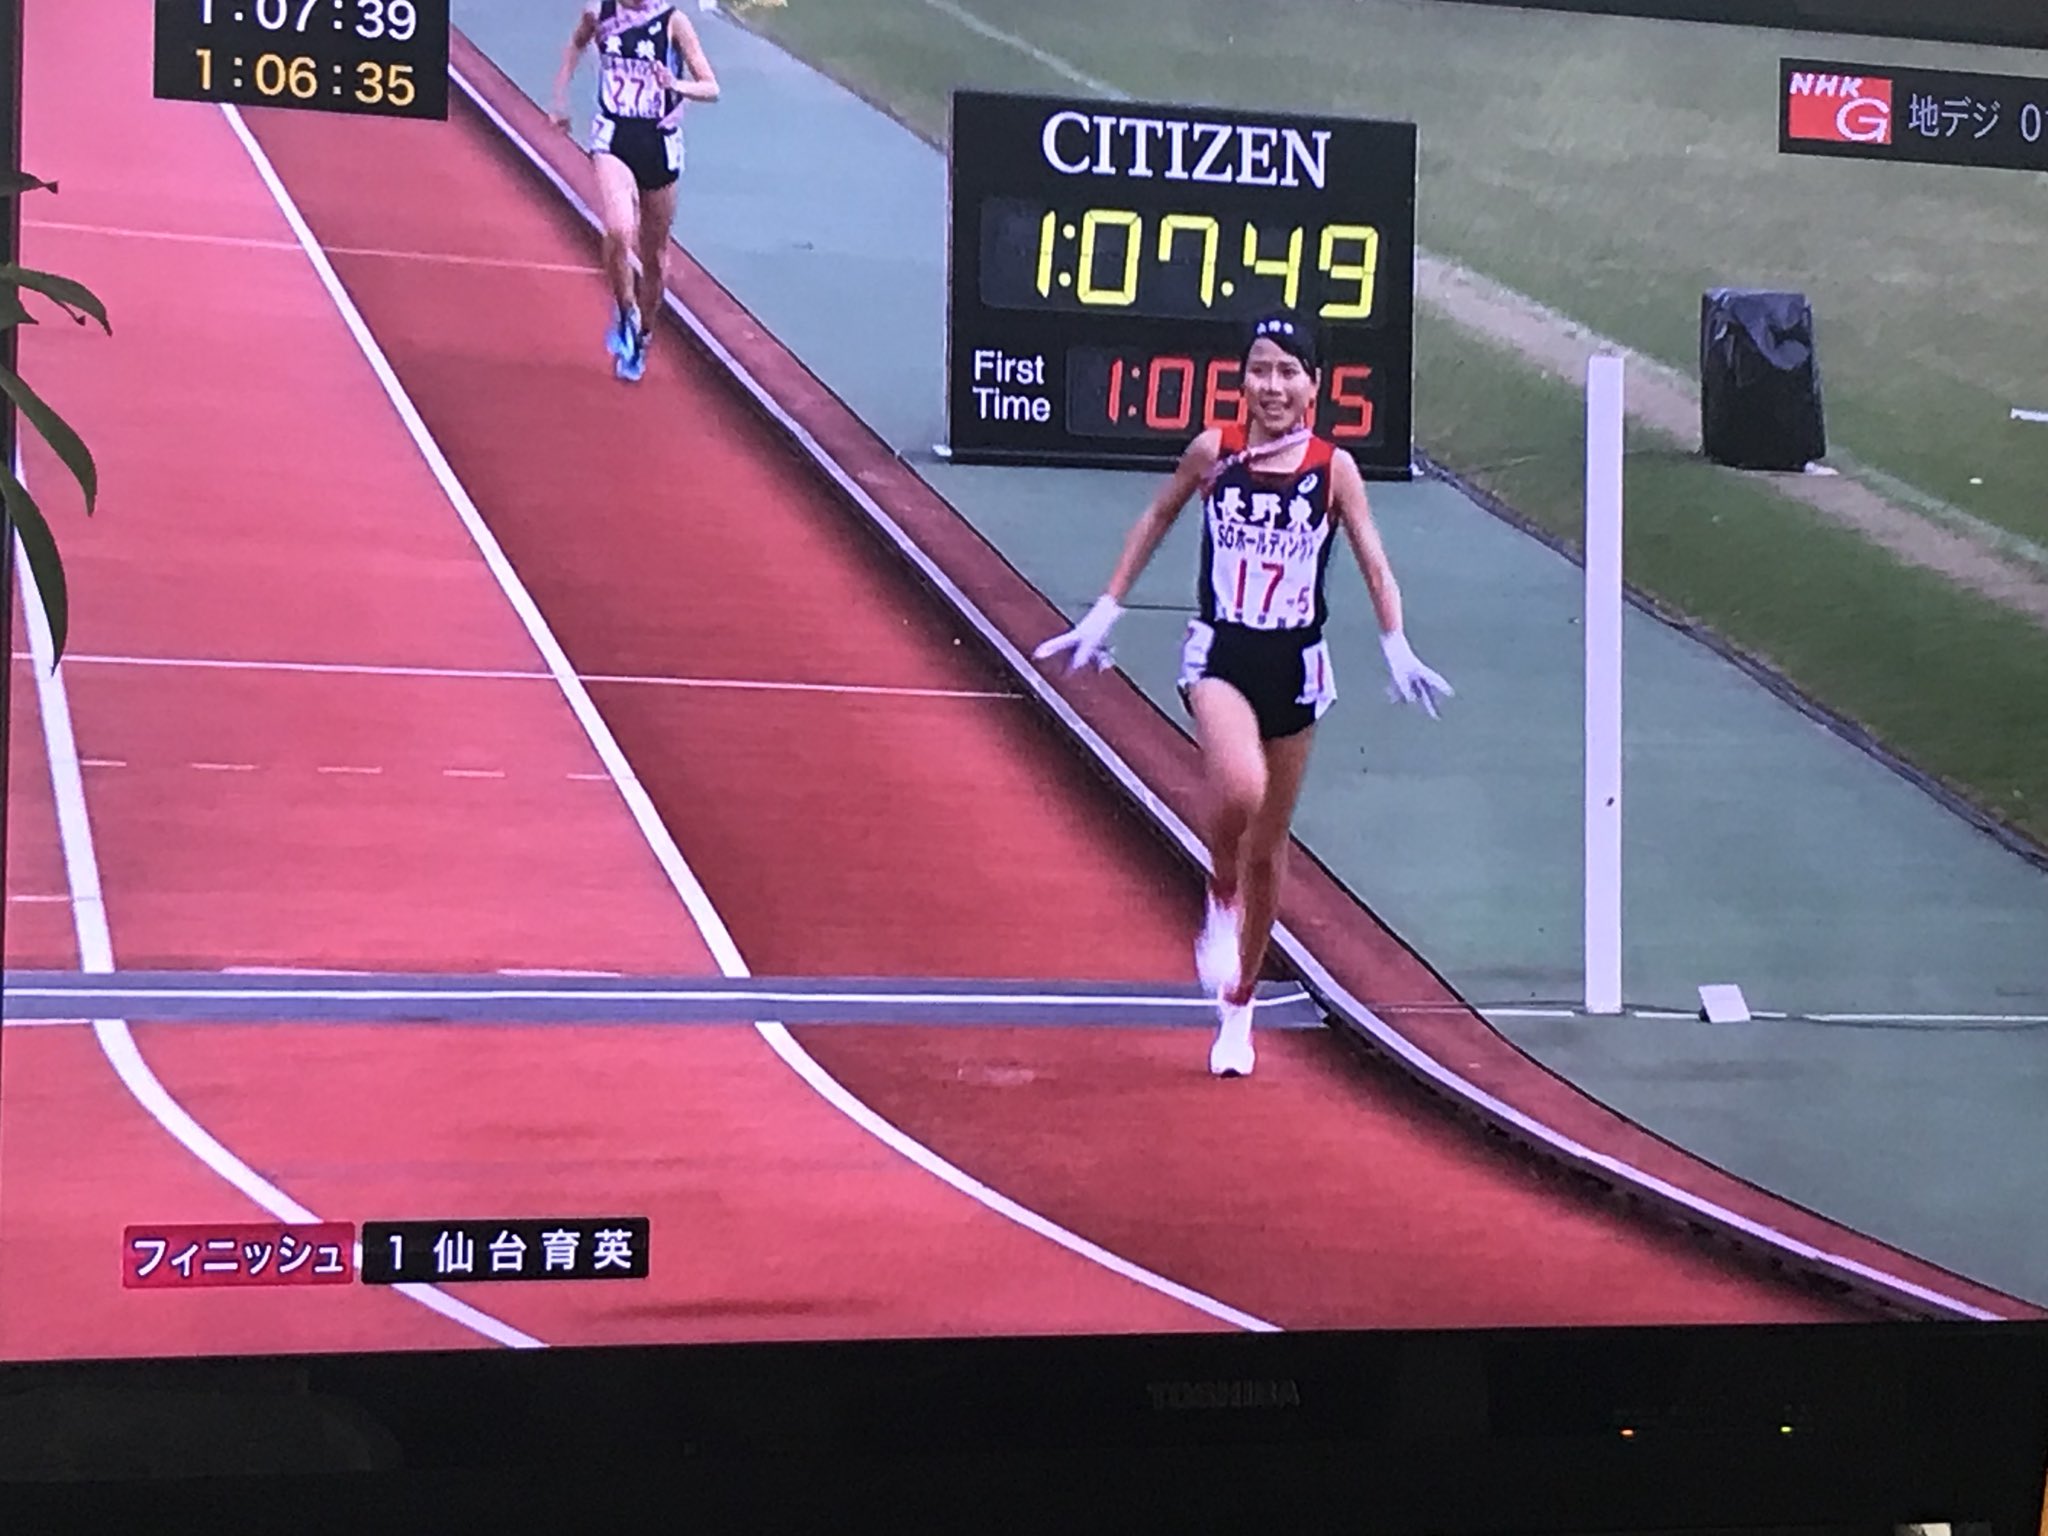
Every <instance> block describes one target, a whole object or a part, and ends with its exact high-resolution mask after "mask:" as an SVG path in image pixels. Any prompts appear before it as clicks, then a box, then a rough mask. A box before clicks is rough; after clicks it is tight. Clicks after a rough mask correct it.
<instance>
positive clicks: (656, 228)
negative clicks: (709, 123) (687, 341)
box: [553, 0, 718, 381]
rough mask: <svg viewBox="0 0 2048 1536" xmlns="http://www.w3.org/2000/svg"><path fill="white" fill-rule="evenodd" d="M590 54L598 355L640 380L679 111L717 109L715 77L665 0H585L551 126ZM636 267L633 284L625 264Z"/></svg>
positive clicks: (666, 221)
mask: <svg viewBox="0 0 2048 1536" xmlns="http://www.w3.org/2000/svg"><path fill="white" fill-rule="evenodd" d="M593 43H594V44H596V45H597V71H598V77H597V112H596V114H595V115H594V116H593V117H592V119H591V125H590V153H591V158H592V160H593V162H594V163H595V166H596V169H597V187H598V197H599V200H600V202H601V204H602V206H601V207H600V209H599V212H600V214H601V215H602V217H603V219H604V267H605V275H606V276H607V277H608V278H610V279H611V287H612V302H613V304H614V305H615V306H616V313H615V315H614V316H613V319H612V324H611V328H610V329H609V330H608V331H607V332H606V335H605V346H606V348H607V349H608V350H609V351H610V352H611V354H612V356H613V357H614V358H615V359H617V371H618V375H619V377H620V378H622V379H627V380H633V381H637V380H638V379H639V378H640V377H641V376H642V375H643V374H645V373H646V371H647V348H648V346H649V344H650V343H651V342H652V341H653V339H654V323H653V316H654V314H655V312H656V310H657V308H658V307H659V306H660V304H661V294H662V284H663V281H664V279H665V277H666V275H667V273H666V267H667V257H668V236H669V229H670V227H671V226H672V225H673V224H674V223H675V216H676V182H677V180H678V179H679V178H680V177H681V175H682V172H683V111H684V108H685V107H686V106H688V104H689V103H690V102H693V101H716V100H718V77H717V76H716V75H715V74H713V73H712V71H711V62H710V60H708V59H706V58H705V57H704V46H703V44H702V43H700V42H699V41H698V40H697V31H696V28H694V27H692V26H691V25H690V23H689V21H688V19H687V18H686V17H684V15H683V13H682V12H681V11H679V10H677V9H676V8H675V7H674V6H673V5H672V4H670V3H669V0H587V3H586V4H585V5H584V7H583V14H582V15H581V16H579V17H577V19H576V31H575V34H574V35H573V36H572V37H571V38H570V39H569V49H568V52H567V54H566V55H565V56H564V58H563V60H562V69H561V73H560V74H559V75H557V76H556V77H555V105H554V114H553V115H554V120H555V126H556V127H558V128H560V129H562V130H563V131H565V132H566V131H567V130H568V127H569V110H568V100H569V82H570V80H571V79H572V78H573V77H574V76H575V73H576V65H577V61H578V60H580V59H581V58H582V57H583V50H584V49H586V48H588V47H590V46H591V45H592V44H593ZM636 253H637V254H638V256H639V258H640V283H639V289H638V292H637V293H636V292H635V290H634V284H633V273H632V264H631V263H632V257H633V255H634V254H636Z"/></svg>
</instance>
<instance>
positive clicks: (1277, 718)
mask: <svg viewBox="0 0 2048 1536" xmlns="http://www.w3.org/2000/svg"><path fill="white" fill-rule="evenodd" d="M1319 366H1320V359H1319V357H1318V353H1317V347H1316V341H1315V337H1314V334H1313V332H1312V331H1311V329H1310V327H1309V326H1308V324H1307V322H1305V321H1302V320H1298V319H1296V318H1294V317H1293V316H1290V315H1272V316H1268V317H1267V318H1266V319H1263V320H1261V321H1259V322H1258V323H1257V324H1256V325H1255V326H1254V327H1253V328H1252V336H1251V340H1250V343H1249V345H1248V346H1247V348H1246V352H1245V363H1244V395H1245V402H1246V420H1245V422H1244V424H1243V425H1241V426H1237V425H1231V426H1223V427H1216V428H1211V429H1210V430H1208V431H1206V432H1204V433H1203V434H1202V435H1201V436H1200V437H1198V438H1196V439H1195V441H1194V442H1193V443H1192V444H1190V445H1189V447H1188V450H1187V452H1186V453H1185V454H1183V455H1182V457H1181V461H1180V466H1179V467H1178V468H1177V469H1176V470H1175V471H1174V473H1173V477H1172V478H1171V479H1170V480H1169V481H1168V482H1167V483H1166V485H1165V486H1164V487H1163V488H1162V489H1161V490H1160V491H1159V493H1158V494H1157V495H1156V496H1154V497H1153V499H1152V505H1151V506H1150V507H1148V508H1147V509H1146V511H1145V515H1144V516H1143V517H1142V518H1141V519H1139V521H1138V525H1137V526H1136V527H1135V528H1133V529H1132V530H1131V533H1130V536H1129V538H1128V539H1126V541H1125V543H1124V550H1123V558H1122V559H1121V560H1119V561H1118V562H1117V567H1116V571H1115V574H1113V575H1112V576H1111V577H1110V580H1109V586H1108V588H1107V589H1106V590H1105V592H1104V594H1103V596H1102V597H1101V598H1100V599H1098V600H1097V602H1096V604H1095V606H1094V607H1093V608H1092V609H1090V610H1089V612H1088V615H1087V617H1086V618H1084V619H1082V620H1081V622H1080V623H1079V624H1078V625H1076V626H1075V627H1074V628H1073V629H1072V630H1070V631H1068V632H1067V633H1066V634H1064V635H1060V636H1058V637H1057V638H1055V639H1052V640H1048V641H1047V642H1046V643H1045V644H1044V645H1042V646H1040V647H1039V648H1038V652H1037V654H1038V657H1039V659H1041V660H1043V659H1045V658H1047V657H1050V656H1054V655H1058V654H1059V653H1061V652H1063V651H1070V652H1072V656H1071V659H1070V661H1069V663H1068V669H1069V670H1070V671H1071V670H1073V669H1075V668H1078V667H1081V666H1083V665H1085V664H1087V663H1088V662H1089V661H1091V660H1093V661H1095V662H1096V664H1097V665H1099V666H1104V667H1106V666H1108V665H1109V650H1108V639H1109V631H1110V627H1111V626H1112V625H1114V624H1115V622H1116V620H1117V617H1118V616H1119V615H1120V614H1121V613H1122V612H1123V608H1122V604H1123V600H1124V598H1125V597H1126V595H1127V594H1128V593H1129V592H1130V590H1131V587H1132V586H1133V585H1134V584H1135V583H1136V581H1137V579H1138V577H1139V575H1140V574H1141V573H1142V572H1143V571H1144V569H1145V567H1146V565H1148V564H1149V563H1150V562H1151V559H1152V555H1153V553H1154V552H1155V551H1156V550H1157V549H1158V548H1159V543H1160V540H1161V539H1163V538H1165V536H1166V532H1167V530H1168V529H1169V528H1171V527H1172V526H1173V524H1174V522H1175V521H1176V520H1177V519H1178V518H1179V516H1180V514H1181V510H1182V508H1183V507H1185V506H1186V504H1187V500H1188V498H1189V496H1191V495H1193V494H1194V493H1195V492H1196V491H1197V490H1198V489H1199V490H1200V491H1201V493H1202V506H1203V539H1202V557H1201V576H1200V583H1199V586H1198V588H1197V592H1196V604H1197V616H1196V618H1195V619H1194V620H1193V622H1191V623H1190V624H1189V625H1188V630H1187V638H1186V641H1185V642H1184V644H1183V647H1182V651H1181V673H1180V692H1181V697H1182V699H1183V700H1184V701H1185V702H1186V704H1187V707H1188V711H1189V713H1190V714H1192V715H1193V716H1194V720H1195V733H1196V736H1197V738H1198V740H1199V741H1200V743H1201V748H1202V760H1203V764H1204V767H1205V769H1206V771H1207V775H1208V778H1209V782H1210V785H1211V788H1212V790H1213V791H1214V794H1215V800H1216V805H1215V809H1214V812H1213V814H1212V818H1211V821H1210V825H1209V828H1208V843H1209V854H1210V868H1211V871H1212V873H1211V876H1210V880H1209V888H1208V902H1207V909H1208V910H1207V917H1206V920H1205V921H1204V924H1203V927H1202V935H1201V937H1200V938H1199V939H1198V940H1197V941H1196V944H1195V968H1196V972H1197V974H1198V975H1199V976H1200V977H1201V979H1202V984H1203V985H1204V986H1206V987H1207V988H1209V989H1210V990H1211V991H1212V992H1214V993H1215V994H1216V1000H1217V1010H1218V1014H1219V1018H1220V1027H1219V1028H1218V1030H1217V1036H1216V1043H1215V1046H1214V1048H1213V1049H1212V1050H1211V1051H1210V1053H1209V1070H1210V1071H1212V1072H1214V1073H1216V1074H1217V1075H1219V1076H1231V1077H1235V1076H1242V1075H1244V1074H1246V1073H1249V1072H1250V1071H1251V1069H1252V1059H1253V1052H1252V1041H1251V1028H1252V1006H1251V1004H1252V993H1253V989H1254V987H1255V986H1256V985H1257V983H1258V977H1259V973H1260V971H1262V970H1263V969H1264V968H1265V963H1266V946H1267V943H1268V941H1269V940H1270V938H1271V936H1272V931H1273V915H1274V911H1275V909H1276V907H1277V905H1278V895H1279V881H1280V871H1281V861H1282V857H1283V855H1284V854H1285V852H1286V850H1287V841H1288V834H1289V828H1290V824H1291V823H1292V821H1293V818H1294V805H1295V801H1296V799H1297V798H1298V797H1299V795H1300V792H1301V781H1302V774H1303V771H1304V770H1305V769H1306V768H1307V766H1308V754H1309V743H1310V741H1311V739H1312V738H1313V736H1314V734H1315V729H1314V728H1315V724H1316V722H1317V721H1318V720H1320V719H1321V718H1322V716H1323V713H1324V712H1325V711H1326V710H1328V709H1329V707H1330V705H1331V703H1332V702H1333V701H1334V700H1335V698H1336V696H1337V689H1336V678H1335V675H1334V673H1333V671H1332V669H1331V666H1330V650H1329V646H1328V644H1327V643H1326V642H1325V641H1324V639H1323V625H1324V623H1325V622H1326V621H1327V619H1328V617H1329V605H1328V602H1327V600H1326V598H1325V594H1324V579H1325V576H1326V574H1327V572H1328V570H1329V564H1330V551H1331V549H1332V548H1333V547H1334V542H1335V541H1334V538H1333V535H1334V534H1335V533H1336V531H1337V530H1339V529H1341V530H1342V531H1343V533H1344V535H1345V537H1346V539H1347V540H1348V541H1349V543H1350V545H1351V548H1352V553H1353V554H1354V555H1355V556H1356V558H1357V560H1358V565H1359V569H1360V570H1361V571H1363V572H1364V574H1365V582H1366V586H1367V588H1368V589H1369V590H1370V592H1371V594H1372V601H1373V607H1374V609H1375V611H1376V612H1377V614H1378V617H1379V625H1380V647H1381V650H1382V652H1383V654H1384V655H1385V657H1386V660H1387V667H1388V670H1389V671H1390V672H1391V673H1392V674H1393V684H1392V687H1391V688H1390V690H1389V691H1390V692H1391V693H1393V694H1394V695H1395V697H1397V698H1401V699H1405V700H1407V701H1409V702H1411V703H1414V704H1418V705H1420V706H1421V707H1422V708H1424V709H1425V710H1427V711H1428V712H1429V713H1430V715H1431V716H1434V715H1435V714H1436V712H1437V711H1436V701H1437V699H1438V698H1439V697H1448V696H1449V695H1450V693H1451V689H1450V686H1449V684H1447V683H1446V682H1445V681H1444V680H1443V679H1442V678H1441V677H1439V676H1438V675H1437V674H1436V673H1434V672H1432V671H1431V670H1430V669H1429V668H1428V667H1425V666H1424V665H1423V664H1422V663H1421V662H1420V661H1418V660H1417V659H1416V656H1415V652H1414V651H1413V650H1412V649H1410V648H1409V645H1408V642H1407V640H1406V639H1405V638H1404V637H1403V635H1402V627H1401V626H1402V615H1401V590H1400V587H1399V586H1398V585H1397V584H1396V583H1395V581H1394V572H1393V568H1392V567H1391V566H1390V565H1389V564H1388V562H1387V555H1386V550H1385V549H1384V548H1383V547H1382V546H1381V544H1380V538H1379V533H1378V530H1377V529H1375V528H1374V526H1373V521H1372V514H1371V512H1370V511H1369V510H1368V508H1367V506H1366V499H1365V481H1364V479H1363V478H1362V477H1361V476H1360V474H1359V472H1358V465H1357V462H1356V461H1355V460H1354V459H1353V458H1352V457H1351V455H1350V454H1348V453H1346V452H1345V451H1344V450H1343V449H1341V448H1338V447H1335V446H1334V445H1332V444H1331V443H1330V442H1329V441H1328V440H1326V439H1324V438H1321V437H1317V436H1316V435H1315V434H1314V433H1313V432H1311V431H1310V430H1309V428H1308V425H1307V417H1308V409H1309V406H1310V404H1311V403H1312V402H1313V401H1314V399H1315V396H1316V390H1317V387H1318V385H1319V383H1320V380H1321V375H1320V372H1319Z"/></svg>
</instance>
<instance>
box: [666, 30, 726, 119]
mask: <svg viewBox="0 0 2048 1536" xmlns="http://www.w3.org/2000/svg"><path fill="white" fill-rule="evenodd" d="M668 37H669V41H670V42H671V43H673V44H675V49H676V52H677V53H680V54H681V55H682V56H683V62H684V63H685V64H687V65H689V67H690V78H689V79H687V80H683V79H679V78H678V77H677V76H675V75H673V74H670V73H669V71H668V68H667V66H665V65H664V66H663V67H662V70H661V73H662V74H663V75H664V76H666V78H665V79H663V81H662V84H663V85H664V86H666V87H667V88H668V89H669V90H670V91H672V92H674V93H675V94H676V95H678V96H680V97H682V98H683V100H685V101H716V100H718V76H717V75H716V74H714V73H713V72H712V69H711V60H709V59H708V58H706V57H705V56H704V44H703V43H702V42H700V41H698V38H697V29H696V28H695V27H693V26H691V25H690V21H689V18H688V17H687V16H685V15H684V14H683V13H682V12H681V11H671V12H669V16H668Z"/></svg>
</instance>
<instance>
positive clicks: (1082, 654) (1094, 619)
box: [1031, 595, 1124, 672]
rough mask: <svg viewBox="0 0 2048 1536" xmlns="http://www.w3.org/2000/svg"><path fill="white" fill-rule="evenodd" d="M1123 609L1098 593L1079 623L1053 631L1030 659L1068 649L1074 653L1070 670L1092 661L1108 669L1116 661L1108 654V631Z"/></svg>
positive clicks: (1045, 656)
mask: <svg viewBox="0 0 2048 1536" xmlns="http://www.w3.org/2000/svg"><path fill="white" fill-rule="evenodd" d="M1123 611H1124V610H1123V607H1122V605H1121V604H1119V603H1118V602H1117V600H1116V599H1115V598H1113V597H1109V596H1106V595H1105V596H1103V597H1098V598H1097V599H1096V600H1095V606H1094V607H1093V608H1090V609H1089V610H1088V613H1087V616H1086V617H1085V618H1083V619H1082V620H1081V622H1080V623H1078V624H1076V625H1075V626H1074V627H1073V628H1072V629H1070V630H1068V631H1067V632H1066V633H1065V634H1064V635H1055V636H1054V637H1053V638H1052V639H1050V640H1048V641H1046V642H1045V644H1043V645H1041V646H1040V647H1039V648H1038V649H1037V650H1035V651H1033V652H1032V653H1031V659H1032V660H1033V661H1044V660H1045V659H1046V658H1047V657H1050V656H1057V655H1059V653H1060V652H1061V651H1066V650H1071V651H1072V652H1073V653H1074V654H1073V657H1072V659H1071V660H1069V661H1068V662H1067V670H1068V671H1069V672H1078V671H1080V670H1081V668H1083V667H1085V666H1087V665H1088V663H1089V662H1091V661H1092V662H1094V663H1095V665H1096V666H1097V667H1099V668H1101V669H1102V670H1103V671H1105V672H1107V671H1108V670H1109V669H1110V667H1111V666H1112V665H1113V664H1114V661H1115V658H1114V657H1113V656H1112V655H1111V654H1110V649H1109V631H1110V628H1111V626H1112V625H1114V624H1115V623H1116V621H1117V620H1118V619H1119V618H1121V617H1122V616H1123Z"/></svg>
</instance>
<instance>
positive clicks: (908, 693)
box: [16, 654, 1024, 699]
mask: <svg viewBox="0 0 2048 1536" xmlns="http://www.w3.org/2000/svg"><path fill="white" fill-rule="evenodd" d="M16 659H17V660H21V661H26V660H27V659H28V658H27V657H25V656H20V655H17V657H16ZM64 664H65V665H66V666H80V667H194V668H201V669H216V670H220V671H229V672H305V673H315V674H321V673H324V674H327V675H330V676H340V677H419V678H454V679H471V680H476V681H482V682H528V683H544V682H550V681H552V680H553V679H552V675H551V674H550V673H547V672H527V671H515V670H513V669H510V668H491V667H407V666H378V665H373V664H368V663H364V664H360V665H357V664H352V663H347V662H332V661H226V660H218V659H214V658H210V657H193V656H94V655H79V656H73V655H68V654H67V655H66V656H65V658H64ZM581 677H582V681H583V682H585V683H605V684H617V685H620V686H626V687H649V688H711V689H731V690H736V691H740V692H761V693H852V694H873V695H876V696H877V697H882V698H889V697H898V698H914V699H1020V698H1022V697H1024V695H1023V694H1021V693H1018V692H1017V691H1015V690H1014V689H1012V690H1009V691H989V690H985V689H977V688H914V687H897V686H895V685H892V684H886V683H799V682H788V681H782V680H777V679H769V678H747V677H662V676H645V675H640V674H634V673H622V674H616V675H611V674H595V673H585V674H581Z"/></svg>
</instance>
